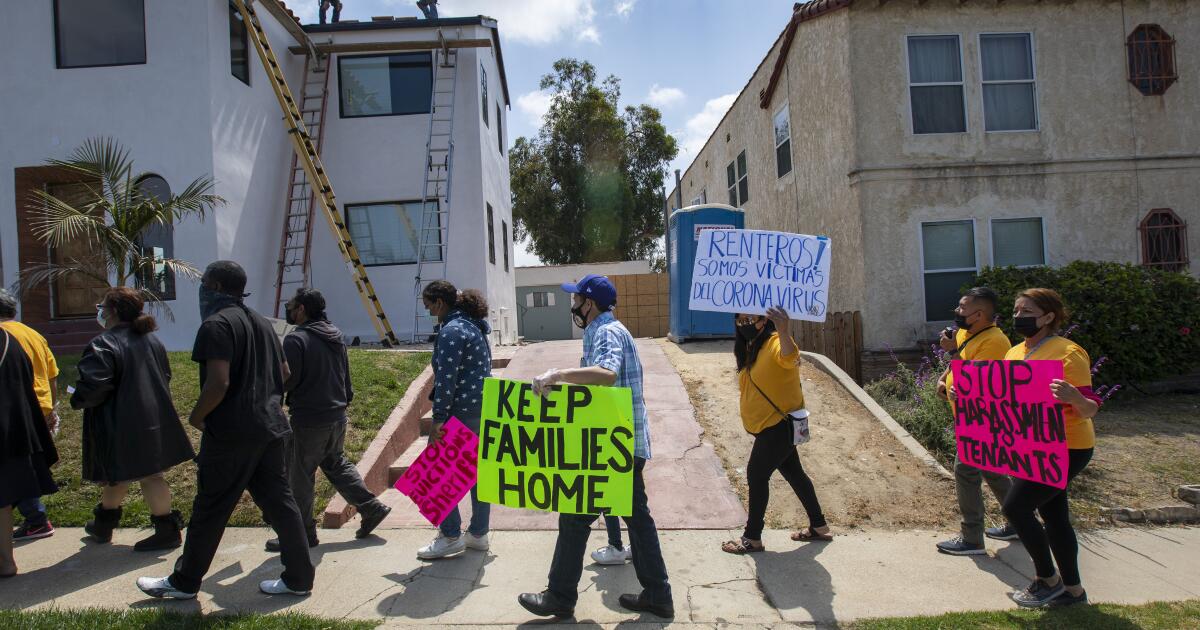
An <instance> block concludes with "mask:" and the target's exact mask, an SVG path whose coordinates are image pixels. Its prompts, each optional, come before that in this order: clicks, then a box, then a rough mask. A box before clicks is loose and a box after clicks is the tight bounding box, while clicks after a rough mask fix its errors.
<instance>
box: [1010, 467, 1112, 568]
mask: <svg viewBox="0 0 1200 630" xmlns="http://www.w3.org/2000/svg"><path fill="white" fill-rule="evenodd" d="M1092 450H1093V449H1090V448H1086V449H1071V450H1069V451H1067V453H1068V459H1069V464H1068V466H1067V486H1068V487H1070V484H1071V480H1072V479H1074V478H1075V475H1078V474H1079V472H1080V471H1081V470H1083V469H1084V468H1085V467H1087V465H1088V462H1089V461H1091V459H1092ZM1034 510H1037V512H1038V514H1041V515H1042V522H1044V523H1045V524H1046V526H1045V527H1042V524H1041V523H1038V520H1037V517H1035V516H1034V515H1033V512H1034ZM1004 516H1006V517H1007V518H1008V522H1009V523H1011V524H1012V526H1013V528H1014V529H1016V530H1017V535H1018V536H1020V537H1021V544H1023V545H1025V550H1026V551H1028V552H1029V557H1030V558H1032V559H1033V566H1034V568H1035V569H1036V570H1037V575H1038V577H1040V578H1048V577H1050V576H1052V575H1054V563H1055V561H1057V562H1058V570H1059V573H1061V574H1062V580H1063V584H1066V585H1067V586H1076V585H1078V584H1079V582H1080V580H1079V541H1077V540H1076V539H1075V528H1073V527H1071V509H1070V504H1069V503H1068V502H1067V489H1066V488H1061V489H1060V488H1055V487H1054V486H1048V485H1045V484H1041V483H1036V482H1033V481H1027V480H1025V479H1013V484H1012V489H1011V490H1009V491H1008V496H1007V497H1005V499H1004ZM1051 554H1053V558H1051Z"/></svg>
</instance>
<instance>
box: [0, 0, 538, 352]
mask: <svg viewBox="0 0 1200 630" xmlns="http://www.w3.org/2000/svg"><path fill="white" fill-rule="evenodd" d="M272 4H273V3H272V2H259V3H257V5H256V6H257V7H258V8H257V13H258V15H259V17H260V19H261V21H262V23H263V27H264V29H265V31H266V33H267V36H268V39H269V41H270V42H271V45H272V47H273V49H274V50H275V51H276V54H277V55H278V56H279V57H280V63H281V66H282V68H283V70H284V72H285V74H286V78H287V81H288V84H289V85H290V86H291V88H292V91H293V92H294V93H295V94H296V95H297V97H299V94H300V92H301V90H302V84H303V83H304V81H305V77H304V71H305V70H304V69H305V55H303V54H300V53H299V52H297V51H299V50H303V48H302V46H301V44H302V43H303V41H304V39H305V38H306V37H307V38H308V39H309V40H310V41H311V42H312V43H313V44H315V45H317V46H318V49H319V50H324V51H328V54H329V55H330V57H329V66H328V68H329V70H328V71H329V73H330V75H329V80H328V101H327V103H326V113H325V116H324V126H325V129H324V142H323V149H322V152H321V157H322V161H323V162H324V165H325V167H326V169H327V172H328V175H329V178H330V180H331V182H332V184H333V188H334V190H335V191H336V194H337V198H338V201H339V205H341V206H342V208H343V210H344V212H345V214H346V219H347V224H348V225H349V226H350V230H351V233H352V235H353V237H354V240H355V243H356V245H357V246H358V247H359V250H360V254H361V255H362V259H363V262H364V263H366V264H367V267H368V272H369V274H370V278H371V281H372V283H373V284H374V286H375V288H376V290H377V292H378V294H379V297H380V300H381V303H382V305H383V308H384V309H385V311H386V312H387V314H388V317H389V319H390V322H391V324H392V327H393V329H394V330H395V332H396V334H397V336H398V337H399V338H400V339H402V340H403V339H407V338H408V337H409V335H410V334H411V331H412V328H413V323H414V322H413V314H414V304H413V302H414V297H415V291H414V288H415V285H414V282H415V264H414V263H415V262H416V251H417V249H418V247H417V241H416V240H415V239H416V238H417V236H416V233H415V232H414V231H413V229H412V226H413V224H415V225H417V226H419V225H420V219H421V211H420V208H421V203H420V200H421V197H422V175H423V171H424V165H425V160H426V139H427V136H428V130H429V119H430V114H429V111H430V93H431V89H432V88H431V85H432V83H433V81H432V76H433V74H432V73H433V69H432V61H431V50H432V49H433V48H434V47H435V46H436V44H437V42H438V41H439V31H440V37H443V38H445V39H447V40H454V41H460V42H462V46H461V47H459V48H458V49H457V50H458V57H457V60H458V61H457V63H458V71H457V79H456V82H455V105H454V108H453V118H454V123H453V141H454V160H453V167H452V188H451V199H452V201H451V203H450V204H449V207H448V210H449V228H448V231H449V236H448V241H447V244H448V249H449V255H448V256H447V268H446V275H447V279H449V280H450V281H451V282H454V283H455V284H456V285H458V286H459V287H460V288H478V289H480V290H482V291H484V292H485V294H486V295H487V297H488V299H489V302H490V304H491V307H492V324H493V328H494V329H495V331H496V332H495V333H494V335H493V342H497V343H511V342H514V341H515V340H516V336H517V325H516V319H515V314H514V310H513V309H514V273H513V268H512V264H511V261H512V259H513V254H512V243H511V226H512V210H511V195H510V193H509V184H508V181H509V177H508V158H507V146H506V145H507V142H506V141H507V137H506V135H505V133H506V131H507V121H506V118H505V117H506V113H507V111H508V106H509V98H508V88H507V83H506V80H505V72H504V63H503V57H502V54H501V49H500V39H499V32H498V28H497V24H496V22H495V21H494V20H491V19H490V18H486V17H469V18H449V19H447V18H442V19H437V20H418V19H411V18H409V19H376V20H373V21H371V22H341V23H339V24H334V25H326V26H317V25H309V26H304V27H302V28H301V27H300V26H299V24H297V23H296V22H295V21H294V20H293V19H291V18H290V17H289V16H288V15H287V13H286V12H285V11H286V10H285V9H284V7H283V6H282V3H280V4H279V5H278V6H268V5H272ZM267 9H271V10H267ZM243 33H244V31H243V29H242V28H241V17H240V14H238V13H237V11H236V10H234V9H233V8H232V7H231V5H230V3H229V2H228V0H189V1H188V2H151V1H147V0H41V1H37V2H20V3H12V6H8V7H6V11H5V19H4V20H3V21H0V110H2V111H4V113H5V116H4V118H3V120H0V138H3V141H2V142H0V282H2V283H3V285H4V286H11V285H13V284H14V282H15V281H16V280H17V277H18V273H19V270H20V269H22V268H25V267H27V266H28V265H30V264H33V263H36V262H45V261H48V260H51V261H52V260H54V259H55V256H56V255H61V253H60V252H57V251H55V250H54V249H53V248H49V247H47V246H46V245H45V244H42V243H39V242H38V241H37V240H36V239H35V238H34V237H33V233H32V232H31V231H30V229H29V222H30V220H31V218H33V217H34V213H35V211H36V208H32V207H30V205H31V204H30V203H29V192H30V191H31V190H34V189H38V188H41V189H46V188H47V187H51V188H52V189H53V188H54V187H56V186H64V185H69V184H70V183H71V177H70V175H69V174H66V173H63V172H61V171H57V170H56V169H51V168H47V167H45V166H44V163H45V160H46V159H47V158H52V157H53V158H65V157H67V156H68V155H69V154H70V153H71V151H72V150H74V149H75V148H76V147H77V146H79V145H81V144H82V143H83V142H84V141H85V140H87V139H88V138H95V137H101V136H108V137H112V138H115V139H117V140H118V141H119V142H121V143H122V144H123V145H124V146H125V147H126V148H127V149H129V151H130V153H131V156H132V158H133V160H134V162H135V168H136V170H138V171H145V172H149V173H153V174H155V175H157V176H159V177H161V178H162V180H165V182H166V185H167V186H169V187H170V188H171V189H172V190H175V191H179V190H182V189H183V187H184V186H186V185H187V184H188V183H189V182H191V181H192V180H193V179H195V178H197V177H200V176H204V175H210V174H211V175H212V176H213V177H214V178H215V181H216V188H215V191H214V192H215V193H216V194H218V195H220V196H221V197H223V198H224V199H225V200H226V202H227V203H226V205H224V206H222V207H220V208H218V209H217V210H216V212H214V213H213V214H211V215H210V216H209V217H208V218H207V219H206V220H205V221H203V222H199V221H187V222H184V223H181V224H179V225H177V226H175V228H174V231H173V234H168V235H157V237H156V238H157V240H158V242H156V243H155V245H157V246H160V247H163V248H164V250H165V253H166V255H168V256H174V257H176V258H181V259H183V260H186V261H189V262H191V263H193V264H195V265H196V266H197V267H200V268H203V267H204V266H205V265H206V264H208V263H209V262H211V261H213V260H217V259H232V260H235V261H237V262H239V263H240V264H242V265H243V266H244V267H245V268H246V270H247V272H248V274H249V285H248V287H247V291H248V292H249V293H250V294H251V295H250V297H249V298H247V302H248V304H249V305H250V306H252V307H253V308H255V309H256V310H258V311H260V312H262V313H264V314H267V315H273V314H274V311H275V283H276V272H277V268H278V260H279V256H280V243H281V238H282V234H283V224H284V215H285V206H286V204H287V199H288V197H287V189H288V187H289V176H290V169H291V165H292V149H291V145H290V143H289V140H288V137H287V132H286V129H285V125H284V124H283V122H282V116H281V111H280V109H279V105H278V104H277V102H276V97H275V95H274V93H273V91H272V88H271V85H270V83H269V81H268V78H267V76H266V74H265V72H264V70H263V66H262V63H261V62H260V60H259V59H258V56H257V55H256V53H255V52H254V49H253V46H250V45H248V43H247V41H246V39H245V35H244V34H243ZM289 49H290V50H289ZM351 86H353V87H351ZM351 90H357V92H355V93H353V94H351V93H350V92H351ZM160 185H161V184H160ZM59 190H61V189H59ZM404 213H407V219H408V220H407V221H406V220H404V219H405V217H404V216H402V214H404ZM311 256H312V267H311V284H312V286H314V287H316V288H318V289H320V290H322V292H324V294H325V296H326V299H327V301H328V303H329V315H330V318H331V319H332V320H333V321H334V322H335V323H337V324H338V325H339V326H341V327H342V328H343V330H344V331H345V332H346V333H348V334H350V335H354V336H361V338H362V339H363V340H364V341H375V340H377V339H378V336H377V334H376V333H375V329H374V327H373V326H372V324H371V321H370V319H369V318H368V314H367V312H366V311H365V310H364V309H363V308H362V306H361V304H360V301H359V299H358V297H357V296H356V293H355V291H354V286H353V282H352V281H351V277H350V274H349V273H348V271H347V269H346V266H345V264H344V263H343V262H342V258H341V256H340V254H339V253H338V251H337V247H336V245H335V242H334V240H333V238H332V235H331V233H330V231H329V230H328V228H327V227H326V223H325V221H324V219H322V218H321V216H320V210H319V207H318V211H317V215H316V217H315V218H314V225H313V237H312V244H311ZM174 284H175V285H176V286H174V287H172V288H173V294H174V295H173V299H171V300H170V301H169V302H168V304H169V305H170V308H171V311H172V313H173V321H170V320H169V318H166V317H160V326H161V328H162V330H161V331H160V333H159V334H160V336H161V338H162V339H163V341H164V342H165V343H166V344H167V346H168V347H169V348H171V349H185V348H189V347H190V344H191V342H192V339H193V336H194V333H195V330H196V328H197V326H198V324H199V313H198V308H197V297H196V284H195V283H194V282H192V281H190V280H186V279H182V278H181V279H178V281H177V282H175V283H174ZM95 290H96V288H95V287H94V286H88V283H86V282H75V283H69V282H60V283H58V284H56V285H55V286H49V287H42V288H41V289H39V290H35V291H31V292H28V293H26V294H25V295H24V296H23V297H22V318H23V319H24V320H25V321H26V322H27V323H30V324H31V325H33V326H34V327H35V328H38V329H40V330H41V331H42V332H43V333H44V334H46V335H47V337H48V338H49V339H50V340H51V342H52V343H53V344H55V345H56V346H58V347H60V348H70V347H77V346H78V344H80V343H82V342H83V341H86V339H87V338H88V337H90V335H92V334H94V333H95V331H96V325H95V323H94V315H95V310H94V308H93V307H92V304H93V303H94V302H95V301H96V300H95V299H94V295H95ZM288 292H290V290H289V291H288Z"/></svg>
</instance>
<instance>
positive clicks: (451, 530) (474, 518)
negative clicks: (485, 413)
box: [438, 418, 492, 538]
mask: <svg viewBox="0 0 1200 630" xmlns="http://www.w3.org/2000/svg"><path fill="white" fill-rule="evenodd" d="M458 421H459V422H461V423H463V424H464V425H466V427H467V428H468V429H470V430H472V431H474V432H475V434H476V435H478V434H479V418H474V419H463V418H459V419H458ZM491 515H492V504H491V503H484V502H483V501H480V500H479V494H478V493H477V492H476V488H475V487H472V488H471V523H470V525H468V526H467V531H468V532H470V533H471V535H472V536H483V535H484V534H487V533H488V524H489V523H488V522H489V521H490V520H491ZM438 529H439V530H441V532H442V535H443V536H445V537H446V538H458V537H459V536H462V514H459V513H458V506H457V505H456V506H454V509H452V510H450V513H449V514H447V515H446V520H444V521H442V524H441V525H438Z"/></svg>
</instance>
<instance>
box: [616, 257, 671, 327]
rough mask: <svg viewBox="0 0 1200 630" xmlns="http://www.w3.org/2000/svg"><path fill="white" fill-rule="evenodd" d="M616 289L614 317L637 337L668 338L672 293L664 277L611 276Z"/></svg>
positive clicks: (638, 275)
mask: <svg viewBox="0 0 1200 630" xmlns="http://www.w3.org/2000/svg"><path fill="white" fill-rule="evenodd" d="M608 279H609V280H611V281H612V283H613V287H615V288H616V289H617V308H616V309H614V314H615V315H616V316H617V319H619V320H621V323H622V324H625V327H626V328H628V329H629V332H630V333H632V334H633V336H634V337H666V336H667V332H668V327H669V326H670V315H671V306H670V290H669V286H668V284H667V274H665V273H642V274H631V275H624V276H609V277H608Z"/></svg>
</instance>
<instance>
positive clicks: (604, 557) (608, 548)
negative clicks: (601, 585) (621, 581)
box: [592, 545, 633, 564]
mask: <svg viewBox="0 0 1200 630" xmlns="http://www.w3.org/2000/svg"><path fill="white" fill-rule="evenodd" d="M632 557H633V554H632V552H630V550H629V545H626V546H625V548H624V549H617V548H616V547H613V546H612V545H605V546H603V547H601V548H599V549H597V550H595V551H593V552H592V560H595V561H596V564H625V561H626V560H628V559H630V558H632Z"/></svg>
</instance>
